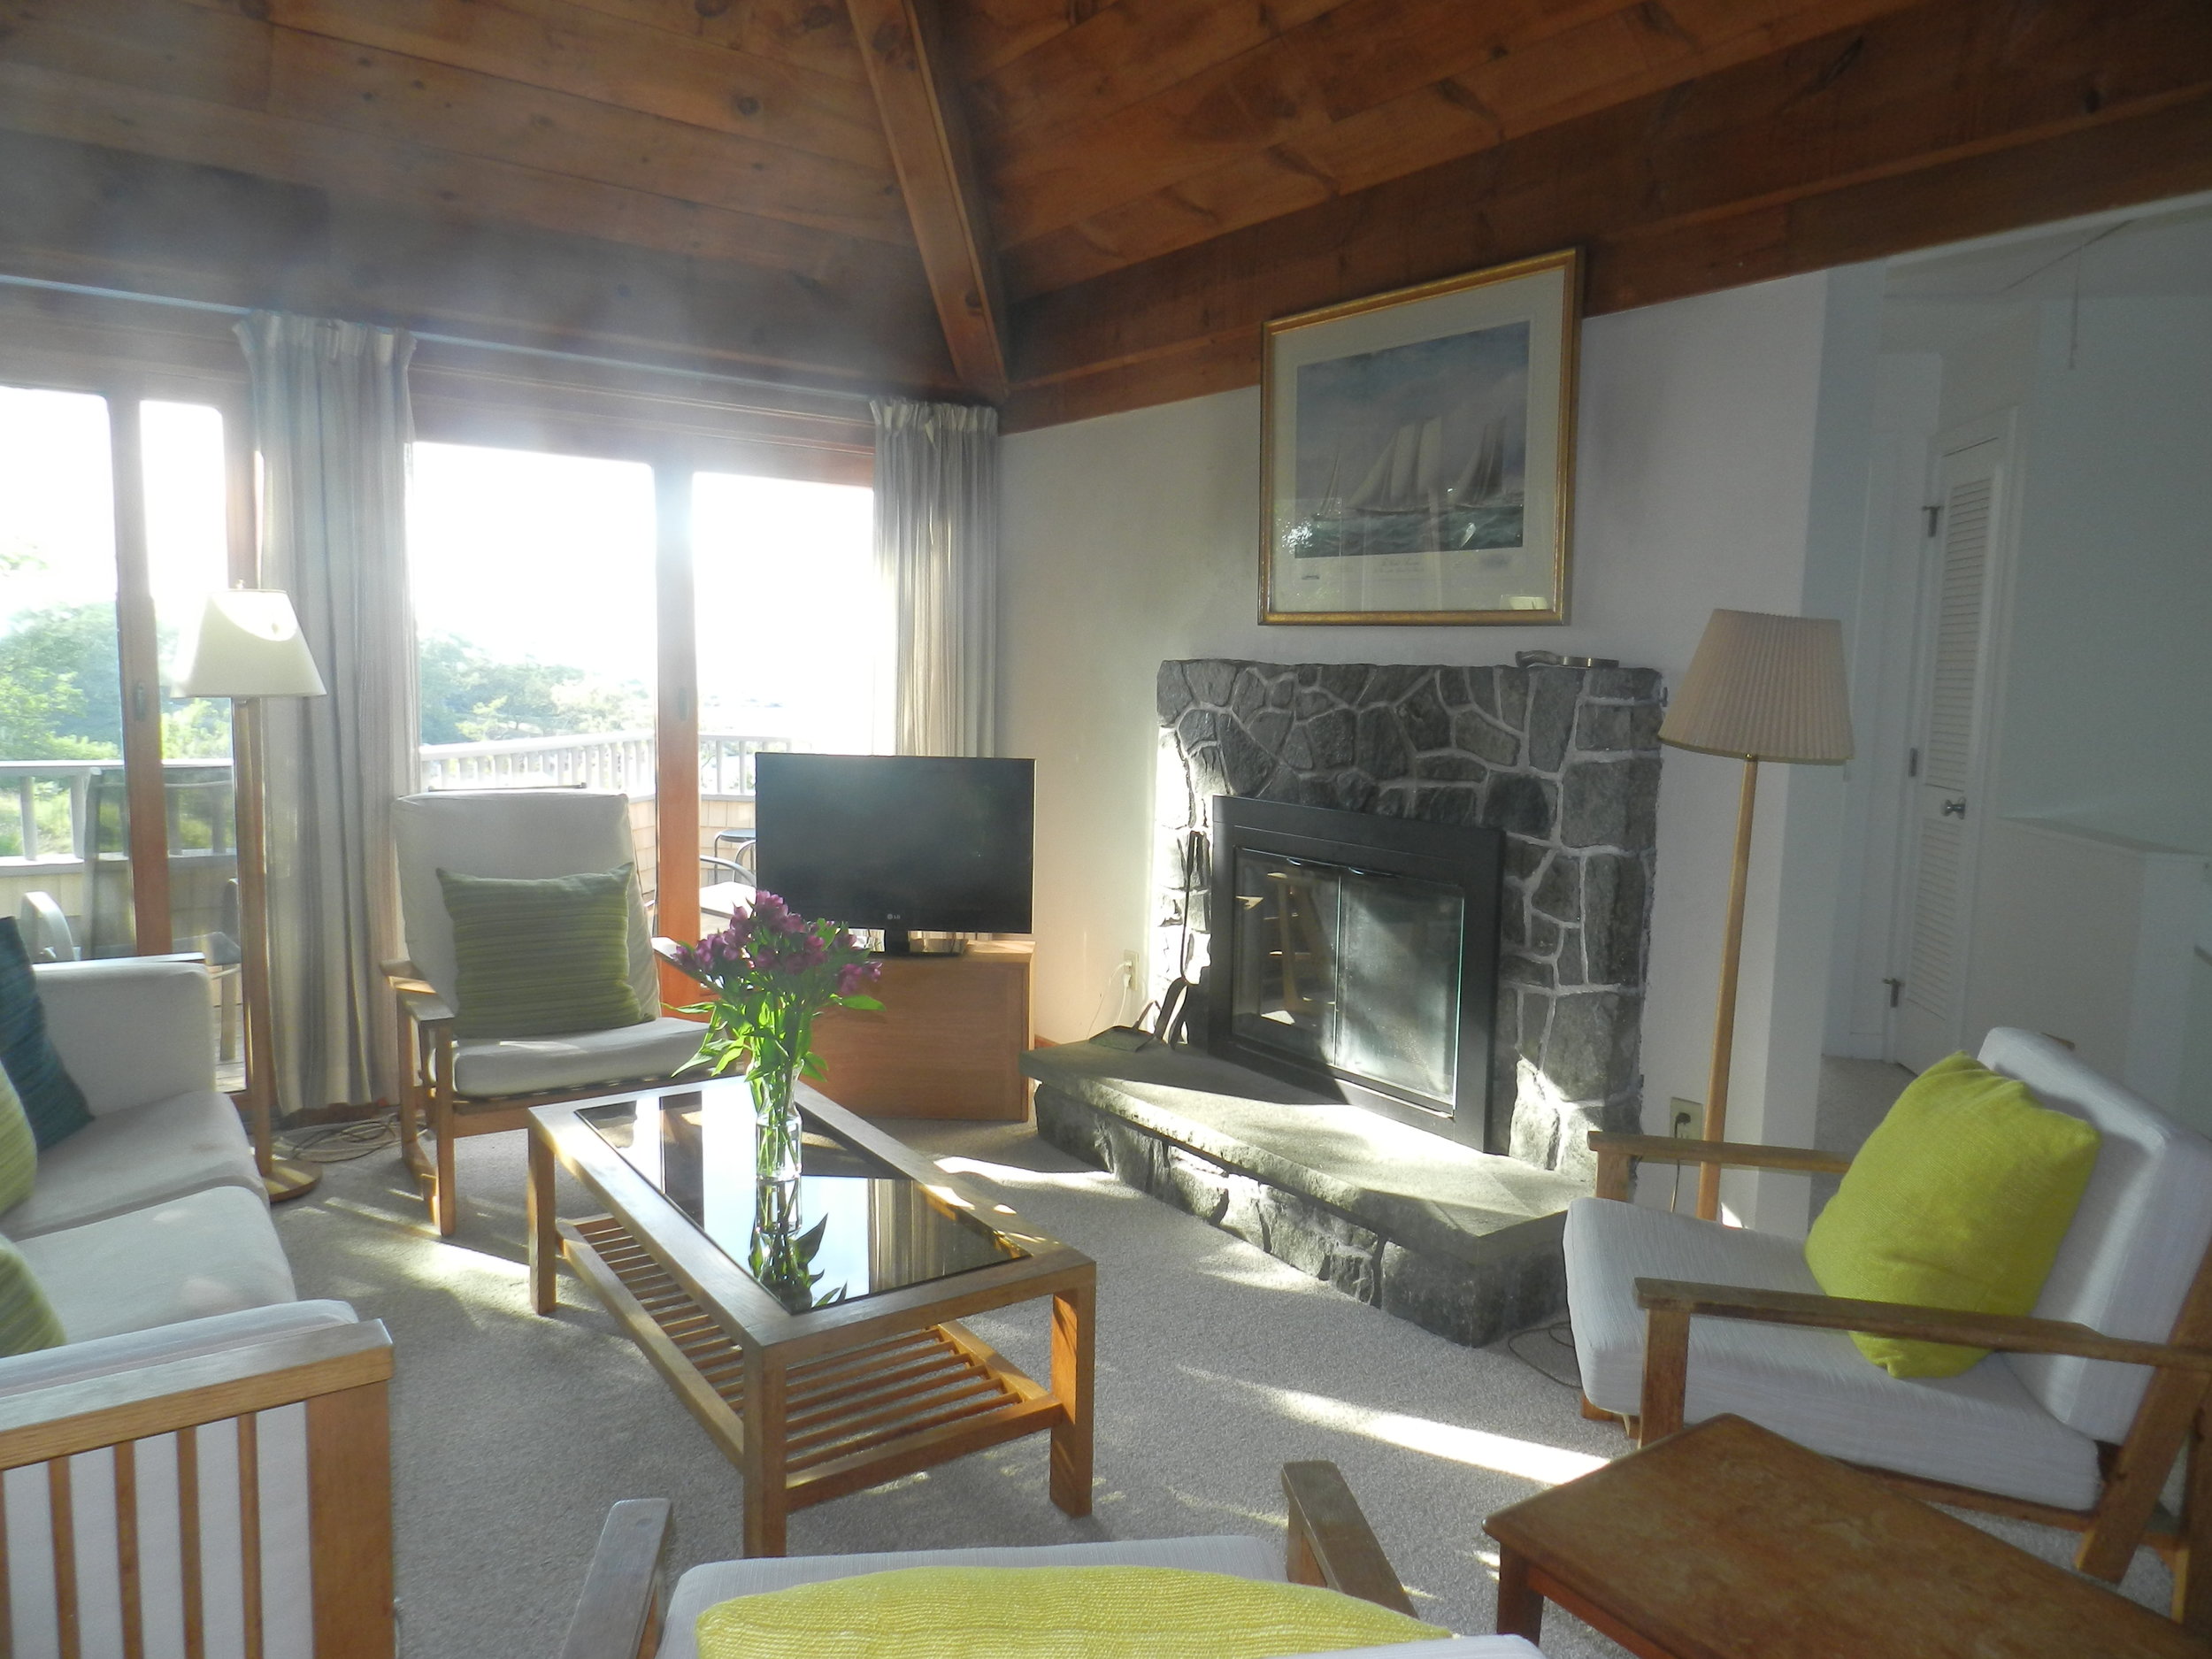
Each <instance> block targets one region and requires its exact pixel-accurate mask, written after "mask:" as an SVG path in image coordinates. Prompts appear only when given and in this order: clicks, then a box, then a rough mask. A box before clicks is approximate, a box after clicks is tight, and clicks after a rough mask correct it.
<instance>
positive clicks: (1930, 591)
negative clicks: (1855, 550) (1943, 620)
mask: <svg viewBox="0 0 2212 1659" xmlns="http://www.w3.org/2000/svg"><path fill="white" fill-rule="evenodd" d="M2022 428H2023V421H2022V419H2021V411H2020V409H2019V408H2018V407H2017V406H2011V407H2008V408H2005V409H2001V410H1999V411H1995V412H1994V413H1992V414H1988V415H1982V416H1978V417H1976V418H1975V419H1971V420H1965V421H1960V422H1958V423H1956V424H1955V425H1953V426H1945V427H1942V428H1940V429H1939V430H1938V431H1937V433H1936V434H1935V435H1934V437H1933V438H1932V439H1931V440H1930V442H1929V445H1928V490H1927V493H1928V495H1931V496H1932V497H1934V499H1933V500H1932V501H1931V502H1929V503H1926V504H1927V505H1929V506H1935V505H1939V504H1945V503H1943V501H1942V495H1941V489H1942V477H1943V465H1944V462H1945V461H1946V460H1947V458H1948V457H1951V456H1954V455H1957V454H1959V453H1961V452H1962V451H1964V450H1967V449H1977V448H1979V447H1980V446H1981V445H1983V444H1985V443H1995V444H1997V445H1998V446H1999V453H1998V460H1997V480H1996V488H1995V489H1994V490H1993V491H1992V492H1991V504H1992V509H1993V516H1994V520H1995V522H1994V524H1993V528H1992V530H1991V534H1990V537H1989V549H1988V553H1987V565H1986V572H1985V577H1984V580H1983V586H1982V616H1981V627H1980V633H1979V640H1978V656H1979V659H1980V660H1979V667H1978V672H1977V676H1976V682H1975V687H1974V711H1973V722H1974V741H1973V745H1972V755H1971V757H1970V760H1969V762H1968V772H1967V784H1966V797H1967V801H1968V803H1969V804H1968V809H1967V815H1966V820H1965V824H1964V826H1963V829H1964V834H1963V838H1962V848H1961V871H1962V877H1961V882H1960V887H1961V904H1960V935H1959V940H1958V956H1957V958H1956V978H1957V984H1958V1007H1959V1031H1958V1033H1956V1036H1957V1043H1963V1041H1964V1035H1965V1024H1966V1013H1967V1007H1968V1003H1969V1001H1970V993H1971V989H1972V986H1973V977H1974V932H1975V929H1974V912H1975V907H1976V902H1977V895H1978V891H1979V872H1980V865H1981V853H1982V845H1983V841H1984V839H1985V834H1984V826H1985V824H1986V823H1987V821H1988V818H1989V813H1990V808H1991V802H1990V785H1991V781H1992V779H1993V776H1994V760H1995V757H1996V755H1997V752H1998V748H1999V745H2000V743H2001V741H2002V738H2003V704H2004V697H2003V686H2004V676H2005V671H2006V667H2007V663H2008V657H2009V651H2008V642H2009V641H2010V638H2011V633H2012V594H2013V572H2014V566H2015V565H2016V555H2017V552H2018V547H2019V542H2018V533H2019V523H2020V503H2021V498H2022V494H2023V491H2022V483H2021V474H2022V465H2021V448H2022V444H2021V436H2022ZM1942 548H1943V535H1942V531H1941V528H1940V526H1939V528H1938V531H1937V534H1934V535H1931V536H1928V537H1926V538H1925V539H1924V541H1923V543H1922V550H1921V562H1920V572H1919V588H1920V603H1919V607H1918V612H1919V615H1918V622H1917V638H1916V641H1915V644H1914V650H1913V693H1912V711H1911V716H1910V718H1909V720H1908V722H1907V726H1906V729H1907V731H1908V733H1909V734H1910V741H1911V742H1913V743H1914V744H1916V745H1924V742H1925V733H1926V729H1927V716H1928V702H1929V699H1930V697H1931V696H1932V695H1933V690H1934V676H1935V647H1936V638H1935V631H1936V625H1937V620H1938V614H1939V604H1938V595H1937V587H1938V584H1939V582H1940V580H1941V575H1942ZM1923 787H1924V785H1922V783H1921V782H1920V780H1919V779H1918V778H1917V777H1916V778H1915V779H1914V780H1913V781H1912V783H1911V785H1910V786H1909V787H1908V789H1907V790H1906V792H1905V795H1904V809H1903V816H1902V819H1901V823H1900V825H1899V829H1900V831H1901V833H1902V834H1903V835H1904V837H1905V848H1904V856H1903V857H1902V859H1901V861H1900V864H1899V866H1898V880H1897V890H1896V892H1895V894H1894V895H1893V902H1892V910H1891V919H1890V953H1889V956H1890V971H1891V972H1892V973H1893V974H1896V975H1898V976H1899V977H1900V978H1903V977H1904V976H1905V975H1906V974H1907V972H1909V969H1910V966H1911V949H1912V916H1913V905H1914V902H1915V895H1916V892H1917V890H1918V882H1919V873H1920V831H1919V821H1920V810H1921V808H1920V790H1921V789H1922V788H1923ZM1902 1013H1903V1010H1902V1008H1901V1007H1899V1008H1893V1009H1892V1010H1890V1012H1889V1016H1888V1018H1887V1019H1886V1022H1885V1026H1884V1031H1883V1043H1882V1047H1883V1055H1884V1057H1885V1058H1886V1059H1889V1060H1892V1061H1899V1060H1900V1056H1899V1052H1898V1050H1899V1047H1900V1044H1899V1026H1900V1025H1901V1019H1902ZM1955 1046H1957V1045H1956V1044H1955ZM1900 1063H1901V1064H1909V1063H1908V1062H1901V1061H1900Z"/></svg>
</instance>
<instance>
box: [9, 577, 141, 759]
mask: <svg viewBox="0 0 2212 1659" xmlns="http://www.w3.org/2000/svg"><path fill="white" fill-rule="evenodd" d="M119 680H120V675H119V671H118V668H117V664H116V647H115V607H114V606H113V605H112V604H109V603H96V604H85V605H56V606H54V607H52V608H50V609H49V610H45V611H27V612H25V613H24V614H23V615H21V616H19V617H17V618H15V619H14V621H13V623H12V625H11V626H9V628H8V631H7V632H6V633H5V634H0V754H4V755H5V756H6V757H8V758H9V759H11V760H104V759H110V758H112V757H115V756H117V755H120V754H121V753H122V752H123V697H122V687H121V685H120V683H119Z"/></svg>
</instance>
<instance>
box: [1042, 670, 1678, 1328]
mask: <svg viewBox="0 0 2212 1659" xmlns="http://www.w3.org/2000/svg"><path fill="white" fill-rule="evenodd" d="M1662 714H1663V703H1662V701H1661V692H1660V683H1659V676H1658V673H1657V672H1655V671H1654V670H1651V669H1640V668H1616V669H1577V668H1553V667H1531V668H1519V667H1512V668H1505V667H1491V668H1459V667H1433V666H1432V667H1418V666H1391V667H1378V666H1373V665H1370V664H1279V663H1251V662H1242V661H1234V660H1226V659H1208V660H1202V661H1195V662H1169V663H1163V664H1161V665H1160V678H1159V718H1160V727H1161V733H1160V741H1161V758H1162V763H1163V764H1162V766H1161V769H1160V786H1159V800H1158V823H1159V830H1160V839H1159V842H1158V850H1157V854H1156V859H1155V866H1156V869H1157V871H1158V872H1159V878H1158V880H1159V897H1160V908H1159V911H1158V915H1159V918H1160V920H1159V928H1158V933H1157V939H1158V947H1157V949H1156V956H1155V961H1154V972H1153V976H1152V978H1153V984H1152V991H1153V993H1154V994H1155V995H1157V994H1158V992H1159V991H1160V990H1161V988H1162V987H1164V984H1165V983H1166V981H1167V979H1169V978H1170V977H1171V976H1172V975H1173V974H1174V973H1176V972H1177V971H1178V968H1179V964H1181V963H1182V962H1183V961H1184V960H1185V945H1186V933H1185V929H1186V925H1187V926H1188V930H1189V935H1190V939H1189V943H1190V945H1191V947H1192V960H1193V961H1194V962H1196V961H1202V960H1203V956H1204V949H1205V933H1206V925H1207V917H1206V916H1205V914H1204V905H1205V902H1206V893H1207V880H1206V874H1207V872H1205V871H1204V870H1203V869H1202V868H1200V867H1199V865H1198V864H1197V863H1196V862H1195V861H1194V853H1195V851H1196V848H1195V844H1194V837H1195V833H1197V832H1201V831H1203V830H1205V829H1206V828H1208V827H1209V826H1210V819H1211V804H1212V801H1213V798H1214V797H1215V796H1217V795H1233V796H1242V797H1251V798H1257V799H1261V800H1268V801H1281V802H1288V803H1295V804H1300V805H1307V806H1318V807H1330V808H1335V809H1339V810H1348V811H1354V812H1372V813H1377V814H1379V815H1381V816H1384V817H1396V818H1417V819H1424V820H1426V821H1429V822H1432V823H1439V824H1461V825H1483V826H1492V827H1494V828H1496V829H1499V830H1502V831H1503V832H1504V833H1505V837H1506V846H1505V861H1504V872H1503V879H1502V887H1503V892H1502V895H1501V899H1502V904H1501V913H1500V920H1499V935H1500V949H1499V964H1498V978H1497V998H1496V1003H1495V1022H1496V1023H1495V1026H1494V1032H1495V1043H1494V1052H1493V1063H1492V1064H1493V1072H1492V1079H1491V1099H1492V1101H1493V1102H1509V1103H1510V1116H1509V1125H1508V1130H1507V1134H1506V1137H1505V1139H1506V1140H1507V1141H1509V1145H1507V1146H1505V1147H1499V1146H1498V1145H1497V1144H1496V1141H1495V1140H1493V1141H1492V1148H1493V1149H1491V1150H1488V1151H1483V1150H1478V1149H1476V1148H1474V1147H1471V1146H1465V1145H1462V1144H1460V1143H1459V1142H1457V1141H1452V1140H1449V1139H1447V1138H1446V1137H1445V1136H1443V1135H1440V1134H1436V1133H1430V1132H1428V1131H1427V1130H1425V1129H1423V1128H1418V1127H1415V1126H1413V1125H1410V1124H1408V1123H1405V1122H1401V1121H1398V1120H1397V1119H1396V1118H1386V1117H1384V1116H1382V1115H1380V1114H1379V1113H1375V1112H1371V1111H1368V1110H1363V1108H1361V1107H1359V1106H1356V1105H1352V1104H1349V1103H1347V1102H1346V1101H1344V1100H1342V1099H1340V1098H1331V1097H1330V1095H1329V1094H1327V1093H1317V1092H1313V1091H1311V1090H1307V1089H1302V1088H1300V1087H1298V1086H1296V1085H1294V1084H1289V1083H1285V1082H1280V1081H1278V1080H1276V1079H1271V1078H1268V1077H1264V1076H1262V1075H1261V1074H1259V1073H1258V1072H1256V1071H1249V1070H1247V1069H1245V1068H1243V1067H1241V1066H1237V1065H1232V1064H1228V1063H1227V1062H1226V1061H1225V1060H1222V1059H1219V1058H1217V1057H1215V1056H1212V1055H1209V1054H1205V1053H1202V1052H1199V1051H1197V1050H1194V1049H1191V1048H1169V1047H1167V1046H1166V1045H1164V1044H1152V1045H1150V1046H1148V1047H1147V1048H1143V1049H1142V1050H1141V1051H1140V1052H1137V1053H1128V1052H1124V1051H1120V1050H1118V1049H1115V1048H1102V1047H1101V1046H1100V1045H1098V1044H1096V1043H1073V1044H1068V1045H1065V1046H1063V1047H1058V1048H1040V1049H1036V1050H1034V1051H1033V1052H1032V1053H1031V1054H1029V1055H1028V1056H1026V1057H1025V1060H1024V1062H1023V1070H1024V1071H1025V1072H1027V1073H1028V1075H1029V1076H1030V1077H1032V1078H1033V1079H1036V1082H1037V1091H1036V1111H1037V1133H1039V1134H1040V1135H1041V1136H1042V1137H1043V1138H1044V1139H1046V1140H1048V1141H1051V1142H1053V1143H1054V1144H1055V1145H1057V1146H1059V1147H1061V1148H1064V1149H1065V1150H1067V1151H1069V1152H1071V1153H1073V1154H1074V1155H1075V1156H1078V1157H1080V1158H1082V1159H1084V1160H1085V1161H1087V1162H1088V1163H1090V1164H1095V1165H1097V1166H1098V1167H1100V1168H1102V1169H1106V1170H1110V1171H1113V1173H1114V1174H1115V1175H1116V1176H1118V1178H1119V1179H1121V1180H1123V1181H1124V1182H1125V1183H1126V1184H1128V1185H1129V1186H1131V1187H1135V1188H1137V1189H1138V1190H1140V1191H1142V1192H1146V1193H1149V1194H1152V1195H1153V1196H1154V1197H1156V1198H1157V1199H1159V1200H1161V1201H1162V1202H1165V1203H1168V1204H1171V1205H1173V1206H1174V1207H1175V1208H1177V1209H1179V1210H1187V1211H1188V1212H1189V1213H1190V1214H1192V1215H1195V1216H1198V1217H1202V1219H1204V1220H1207V1221H1210V1222H1212V1223H1213V1224H1214V1225H1217V1226H1219V1227H1222V1228H1224V1229H1225V1230H1226V1231H1228V1232H1231V1233H1236V1234H1238V1235H1239V1236H1240V1237H1242V1238H1244V1239H1247V1240H1249V1241H1250V1242H1252V1243H1253V1244H1256V1245H1257V1246H1258V1247H1259V1248H1262V1249H1263V1250H1266V1251H1267V1252H1268V1253H1269V1254H1271V1255H1272V1256H1277V1257H1279V1258H1280V1259H1281V1260H1283V1261H1285V1262H1287V1263H1290V1264H1292V1265H1293V1266H1295V1267H1298V1268H1300V1269H1302V1270H1303V1271H1306V1272H1309V1273H1310V1274H1312V1275H1314V1276H1315V1277H1316V1278H1317V1279H1322V1280H1324V1281H1325V1282H1326V1283H1328V1284H1331V1285H1333V1286H1336V1288H1338V1289H1339V1290H1341V1291H1343V1292H1344V1293H1345V1294H1348V1295H1352V1296H1356V1297H1358V1298H1359V1299H1360V1300H1361V1301H1363V1302H1369V1303H1371V1304H1373V1305H1375V1306H1378V1307H1380V1308H1382V1309H1383V1310H1386V1312H1390V1313H1393V1314H1395V1315H1397V1316H1398V1317H1402V1318H1405V1319H1409V1320H1410V1321H1412V1322H1413V1323H1415V1324H1417V1325H1422V1326H1424V1327H1425V1328H1426V1329H1428V1330H1431V1331H1434V1332H1436V1333H1438V1334H1440V1335H1441V1336H1446V1337H1448V1338H1450V1339H1451V1340H1454V1341H1458V1342H1464V1343H1469V1344H1472V1345H1480V1344H1483V1343H1487V1342H1492V1341H1494V1340H1497V1339H1498V1338H1499V1337H1501V1336H1503V1335H1505V1334H1507V1333H1509V1332H1513V1331H1517V1330H1522V1329H1525V1328H1526V1327H1527V1326H1529V1325H1534V1324H1536V1323H1538V1322H1540V1321H1541V1320H1544V1319H1546V1318H1549V1317H1554V1316H1555V1315H1556V1314H1557V1313H1558V1312H1559V1311H1560V1310H1562V1309H1563V1307H1564V1306H1565V1296H1566V1286H1565V1271H1564V1267H1563V1263H1562V1262H1561V1259H1560V1240H1561V1236H1562V1232H1563V1220H1564V1216H1565V1211H1566V1208H1567V1205H1568V1204H1569V1203H1570V1202H1572V1201H1573V1199H1574V1198H1575V1197H1576V1196H1578V1194H1586V1193H1587V1192H1588V1191H1589V1190H1590V1187H1591V1179H1592V1176H1593V1175H1594V1160H1593V1159H1592V1158H1591V1157H1590V1156H1589V1153H1588V1149H1587V1145H1586V1136H1587V1133H1588V1132H1589V1131H1590V1130H1593V1129H1608V1130H1619V1131H1626V1132H1633V1131H1634V1130H1635V1129H1637V1128H1638V1126H1639V1119H1640V1109H1641V1099H1640V1093H1641V1087H1642V1079H1641V1078H1640V1075H1639V1072H1638V1051H1639V1047H1640V1016H1641V1013H1642V1010H1643V998H1644V974H1645V964H1646V959H1647V950H1648V935H1649V922H1650V913H1651V891H1652V864H1653V829H1654V817H1655V810H1656V803H1657V798H1658V787H1659V743H1658V733H1659V721H1660V718H1661V716H1662ZM1186 903H1188V910H1186Z"/></svg>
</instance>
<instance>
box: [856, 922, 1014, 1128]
mask: <svg viewBox="0 0 2212 1659" xmlns="http://www.w3.org/2000/svg"><path fill="white" fill-rule="evenodd" d="M1029 959H1030V947H1029V946H1028V945H1027V944H1025V943H1021V944H1017V943H1010V942H1003V941H989V942H981V941H979V942H976V943H972V944H971V945H969V947H968V949H967V950H966V951H965V952H964V954H963V955H960V956H884V957H881V958H879V960H880V961H881V962H882V964H883V981H882V984H881V985H880V986H879V987H878V989H877V992H876V995H878V996H879V998H881V999H882V1002H883V1007H882V1008H881V1009H880V1010H877V1011H875V1012H873V1013H868V1012H864V1011H862V1010H857V1009H849V1008H837V1009H832V1010H829V1011H828V1012H827V1013H826V1014H824V1015H823V1016H822V1018H821V1019H820V1020H819V1021H818V1022H817V1024H816V1025H815V1027H814V1047H815V1051H816V1052H817V1053H818V1054H819V1055H820V1056H822V1063H823V1064H824V1065H825V1066H826V1068H827V1074H826V1076H824V1077H821V1078H818V1079H816V1080H815V1087H818V1088H819V1089H820V1090H821V1091H822V1093H823V1094H826V1095H828V1096H829V1097H830V1098H831V1099H832V1100H833V1101H835V1102H837V1103H838V1104H839V1105H841V1106H842V1107H844V1108H845V1109H846V1110H848V1111H856V1112H861V1113H864V1114H865V1115H867V1116H869V1117H872V1118H993V1119H998V1120H1002V1121H1005V1122H1009V1123H1020V1122H1024V1121H1025V1120H1026V1119H1027V1118H1028V1116H1029V1085H1028V1081H1027V1079H1025V1078H1024V1077H1023V1076H1022V1074H1021V1056H1022V1054H1023V1052H1024V1051H1025V1049H1027V1048H1028V1047H1029Z"/></svg>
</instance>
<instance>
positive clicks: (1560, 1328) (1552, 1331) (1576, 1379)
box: [1505, 1319, 1582, 1394]
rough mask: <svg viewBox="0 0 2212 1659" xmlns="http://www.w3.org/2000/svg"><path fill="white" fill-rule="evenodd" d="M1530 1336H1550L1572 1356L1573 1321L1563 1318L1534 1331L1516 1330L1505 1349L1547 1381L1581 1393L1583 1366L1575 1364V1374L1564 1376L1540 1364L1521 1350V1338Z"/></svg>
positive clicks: (1573, 1344)
mask: <svg viewBox="0 0 2212 1659" xmlns="http://www.w3.org/2000/svg"><path fill="white" fill-rule="evenodd" d="M1530 1336H1544V1337H1549V1338H1550V1339H1551V1340H1552V1342H1553V1344H1554V1345H1555V1347H1559V1348H1565V1349H1566V1350H1567V1352H1568V1354H1569V1356H1572V1355H1573V1354H1574V1350H1575V1339H1574V1326H1573V1323H1572V1321H1571V1320H1567V1319H1561V1320H1558V1321H1556V1322H1555V1323H1554V1324H1551V1325H1539V1326H1537V1327H1536V1328H1535V1329H1534V1330H1532V1331H1516V1332H1515V1333H1513V1334H1512V1335H1511V1336H1509V1337H1508V1338H1506V1340H1505V1351H1506V1352H1507V1353H1509V1354H1510V1355H1512V1356H1513V1357H1514V1358H1515V1359H1517V1360H1519V1361H1520V1362H1521V1363H1522V1364H1524V1365H1525V1366H1527V1367H1528V1368H1529V1370H1531V1371H1534V1372H1535V1373H1536V1374H1537V1375H1538V1376H1539V1377H1541V1378H1542V1379H1544V1380H1545V1381H1546V1382H1549V1383H1557V1384H1558V1385H1559V1386H1561V1387H1562V1388H1571V1389H1573V1390H1574V1391H1575V1392H1576V1393H1577V1394H1580V1393H1581V1392H1582V1368H1581V1367H1580V1366H1579V1365H1575V1366H1574V1374H1573V1375H1571V1376H1567V1377H1563V1376H1561V1375H1560V1374H1559V1373H1558V1372H1557V1371H1553V1370H1551V1369H1550V1368H1549V1367H1548V1366H1545V1365H1540V1364H1538V1363H1536V1362H1535V1361H1534V1360H1532V1359H1531V1358H1530V1357H1529V1356H1527V1355H1525V1354H1524V1353H1522V1352H1521V1348H1520V1343H1521V1339H1522V1338H1523V1337H1530ZM1569 1363H1573V1362H1572V1359H1570V1362H1569Z"/></svg>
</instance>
